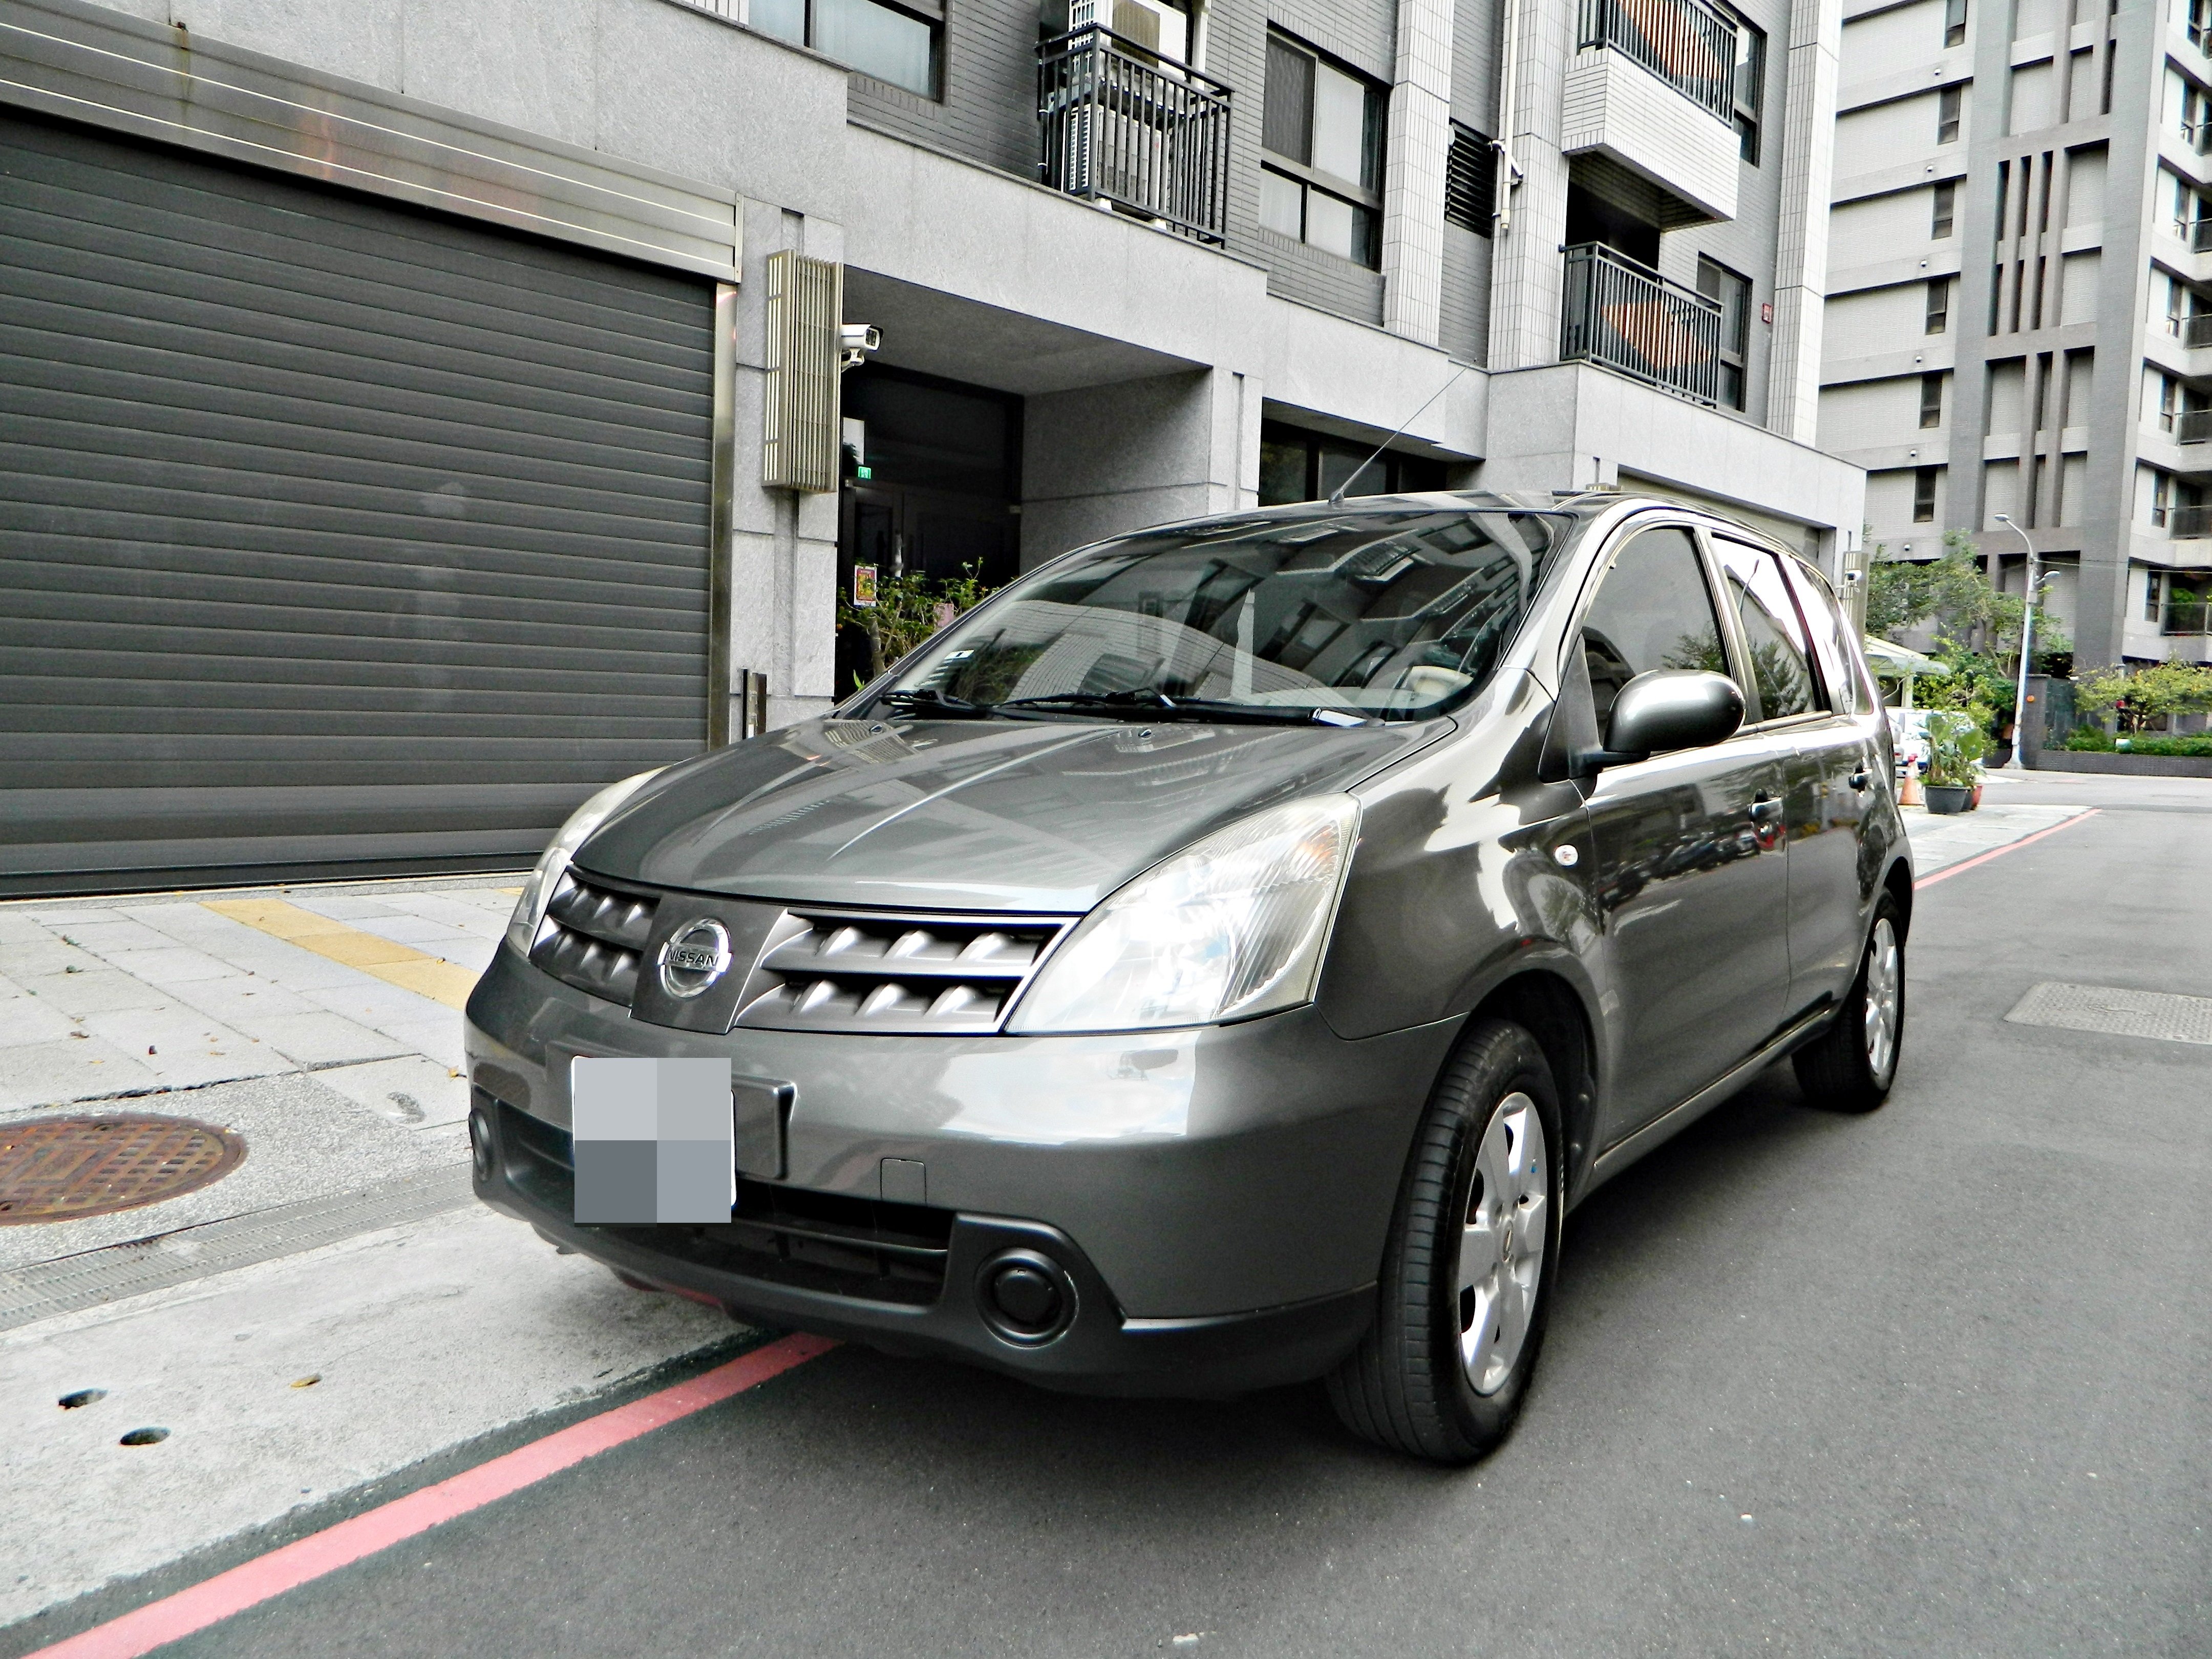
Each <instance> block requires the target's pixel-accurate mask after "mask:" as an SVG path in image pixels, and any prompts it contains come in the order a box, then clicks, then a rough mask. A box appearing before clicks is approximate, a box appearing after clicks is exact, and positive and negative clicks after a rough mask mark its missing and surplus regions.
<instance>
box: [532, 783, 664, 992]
mask: <svg viewBox="0 0 2212 1659" xmlns="http://www.w3.org/2000/svg"><path fill="white" fill-rule="evenodd" d="M663 770H665V768H662V767H655V768H653V770H652V771H650V772H641V773H639V774H638V775H636V776H635V777H634V778H624V779H623V781H621V782H620V783H611V784H609V785H608V786H607V787H605V788H604V789H602V790H600V791H599V793H598V794H596V795H594V796H592V798H591V799H589V800H587V801H586V802H585V803H584V804H583V805H581V806H579V807H578V808H577V809H576V810H575V811H574V812H572V813H571V814H569V817H568V823H564V824H562V826H561V833H560V834H559V835H557V836H554V837H553V844H552V845H551V846H550V847H549V848H546V849H545V852H544V855H543V856H542V857H540V858H539V859H538V867H537V868H536V869H535V870H532V872H530V879H529V880H528V881H526V882H524V883H523V884H522V896H521V897H520V899H518V900H517V901H516V902H515V906H514V915H513V916H511V917H509V918H508V920H507V943H508V944H509V945H513V947H514V948H515V949H516V950H518V951H521V952H522V954H523V955H524V956H528V955H529V954H530V947H531V946H532V945H534V944H536V943H537V942H538V925H539V924H540V923H541V922H543V921H544V920H545V907H546V906H547V905H548V904H550V903H551V902H553V890H554V889H555V888H556V887H558V886H559V885H560V884H561V878H562V875H563V874H564V873H566V872H567V871H568V860H570V859H572V858H574V857H575V855H576V849H577V848H579V847H581V846H582V845H583V844H584V838H585V837H586V836H588V835H590V834H591V833H592V830H594V829H598V828H599V826H600V825H601V824H603V823H605V822H606V821H607V820H608V819H609V818H611V817H613V816H614V814H615V809H616V808H617V807H618V806H620V805H622V804H623V802H624V801H626V800H628V799H629V798H630V797H631V796H632V795H634V794H635V793H637V791H638V788H639V787H640V786H641V785H642V784H645V783H647V782H649V781H652V780H653V778H656V777H658V776H659V775H660V774H661V772H662V771H663Z"/></svg>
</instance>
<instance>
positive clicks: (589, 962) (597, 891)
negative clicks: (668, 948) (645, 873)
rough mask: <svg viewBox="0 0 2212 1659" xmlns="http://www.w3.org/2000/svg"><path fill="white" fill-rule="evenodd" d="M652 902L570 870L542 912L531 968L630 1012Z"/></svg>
mask: <svg viewBox="0 0 2212 1659" xmlns="http://www.w3.org/2000/svg"><path fill="white" fill-rule="evenodd" d="M656 902H657V900H656V898H655V897H654V896H653V895H652V894H649V893H644V892H631V891H625V890H618V889H617V888H614V887H611V886H609V885H607V884H605V883H604V882H603V881H601V880H600V878H598V877H579V876H578V875H577V873H576V872H575V871H574V870H573V869H571V870H569V871H568V872H565V873H564V874H563V875H562V878H561V884H560V885H559V886H558V887H556V888H555V889H554V890H553V897H552V901H551V902H550V903H548V904H547V905H546V907H545V922H546V925H545V926H544V927H541V928H540V929H539V930H538V939H537V941H536V943H534V944H533V945H532V946H531V947H530V961H531V965H532V967H535V968H539V969H544V971H545V972H546V973H549V974H550V975H553V977H554V978H556V979H557V980H559V981H561V982H562V984H564V985H573V986H574V987H576V988H577V989H578V990H580V991H586V992H589V993H590V994H592V995H593V996H595V997H604V998H605V1000H608V1001H609V1002H619V1003H621V1004H622V1005H623V1006H624V1007H628V1006H629V1000H630V998H631V997H632V996H634V995H635V994H636V992H637V970H638V965H639V963H641V962H642V961H643V960H644V951H645V944H646V940H647V939H649V938H650V937H651V936H652V933H653V906H654V904H655V903H656Z"/></svg>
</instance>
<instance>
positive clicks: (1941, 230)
mask: <svg viewBox="0 0 2212 1659" xmlns="http://www.w3.org/2000/svg"><path fill="white" fill-rule="evenodd" d="M1958 209H1959V186H1958V185H1956V184H1955V183H1944V184H1941V185H1936V210H1935V212H1934V214H1933V215H1932V216H1930V218H1929V224H1928V239H1929V240H1930V241H1934V242H1940V241H1942V240H1943V239H1944V238H1945V237H1946V236H1948V235H1949V234H1951V228H1952V224H1953V222H1954V219H1955V218H1956V216H1957V214H1958Z"/></svg>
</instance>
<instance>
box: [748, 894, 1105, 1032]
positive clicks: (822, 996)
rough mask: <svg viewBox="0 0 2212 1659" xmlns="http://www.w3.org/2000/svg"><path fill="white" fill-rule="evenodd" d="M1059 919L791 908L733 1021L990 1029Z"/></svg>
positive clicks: (810, 1027)
mask: <svg viewBox="0 0 2212 1659" xmlns="http://www.w3.org/2000/svg"><path fill="white" fill-rule="evenodd" d="M1067 925H1068V924H1067V922H1066V921H1065V920H1062V919H1060V918H1057V917H1034V916H1012V917H1010V916H960V917H948V916H940V915H903V916H902V915H883V914H881V913H860V912H846V911H820V910H794V911H792V912H791V913H790V915H789V918H788V924H787V927H784V928H779V929H778V930H777V931H778V933H779V934H780V935H783V937H781V939H779V941H778V942H777V943H775V944H774V945H771V946H770V947H769V950H768V951H767V953H766V954H765V955H764V956H763V957H762V958H761V962H760V966H759V968H758V969H757V970H756V972H755V975H754V979H753V982H752V983H751V984H750V985H749V986H748V987H746V1001H745V1004H744V1007H743V1008H742V1009H741V1010H740V1011H739V1012H738V1019H737V1023H738V1025H739V1026H741V1027H742V1026H757V1027H771V1028H775V1029H779V1030H807V1031H870V1032H882V1033H884V1034H886V1035H888V1034H890V1033H892V1032H946V1033H951V1032H982V1031H994V1030H998V1028H999V1023H1000V1019H1001V1018H1003V1017H1004V1015H1005V1013H1006V1007H1007V1006H1008V1005H1009V1004H1010V1003H1011V1002H1012V1000H1013V999H1014V995H1015V994H1016V993H1017V992H1018V991H1019V990H1020V989H1021V987H1023V985H1024V984H1025V983H1027V982H1028V980H1029V976H1030V973H1031V972H1032V971H1033V970H1034V969H1036V964H1037V963H1038V962H1039V960H1040V959H1042V957H1043V955H1044V953H1045V951H1047V950H1048V948H1049V947H1050V946H1051V945H1052V943H1053V941H1054V939H1058V938H1059V937H1060V932H1061V931H1062V929H1064V928H1065V927H1066V926H1067ZM793 929H796V930H797V931H793Z"/></svg>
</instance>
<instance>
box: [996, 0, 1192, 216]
mask: <svg viewBox="0 0 2212 1659" xmlns="http://www.w3.org/2000/svg"><path fill="white" fill-rule="evenodd" d="M1037 130H1038V137H1039V138H1040V140H1041V141H1042V148H1043V156H1042V160H1041V161H1039V162H1038V163H1037V167H1038V171H1039V173H1040V174H1041V175H1042V178H1043V179H1044V182H1045V183H1046V184H1048V185H1050V186H1051V187H1052V188H1053V189H1054V190H1060V191H1066V192H1067V193H1068V194H1069V195H1071V196H1079V197H1083V198H1084V199H1085V201H1091V202H1103V203H1106V204H1109V205H1111V206H1113V207H1115V208H1118V209H1120V210H1122V211H1124V212H1127V213H1133V214H1135V215H1137V216H1139V217H1141V218H1146V219H1150V220H1152V221H1155V222H1158V224H1160V225H1161V226H1163V227H1164V228H1166V229H1169V230H1172V231H1175V232H1176V233H1177V234H1181V235H1184V236H1188V237H1192V238H1194V239H1195V240H1199V241H1201V242H1218V241H1220V240H1222V233H1223V230H1224V228H1225V225H1226V223H1227V220H1228V186H1229V88H1227V87H1226V86H1225V85H1223V84H1222V83H1221V82H1218V81H1216V80H1214V79H1213V78H1212V76H1206V75H1201V74H1200V72H1199V71H1198V70H1194V69H1191V68H1188V67H1187V66H1186V65H1184V64H1178V63H1176V61H1175V59H1173V58H1163V57H1160V56H1159V55H1158V54H1157V53H1155V52H1148V51H1146V49H1145V47H1144V46H1142V45H1141V44H1140V43H1139V42H1137V41H1134V40H1126V39H1124V38H1123V37H1122V36H1121V35H1118V34H1116V33H1114V32H1113V31H1112V30H1111V29H1108V28H1102V27H1099V26H1098V25H1097V24H1095V23H1093V24H1089V25H1086V26H1085V27H1082V28H1079V29H1076V30H1074V31H1073V32H1072V33H1067V34H1063V35H1061V36H1060V37H1059V38H1058V39H1057V40H1048V41H1046V42H1045V43H1044V44H1043V45H1042V46H1039V47H1038V48H1037Z"/></svg>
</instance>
